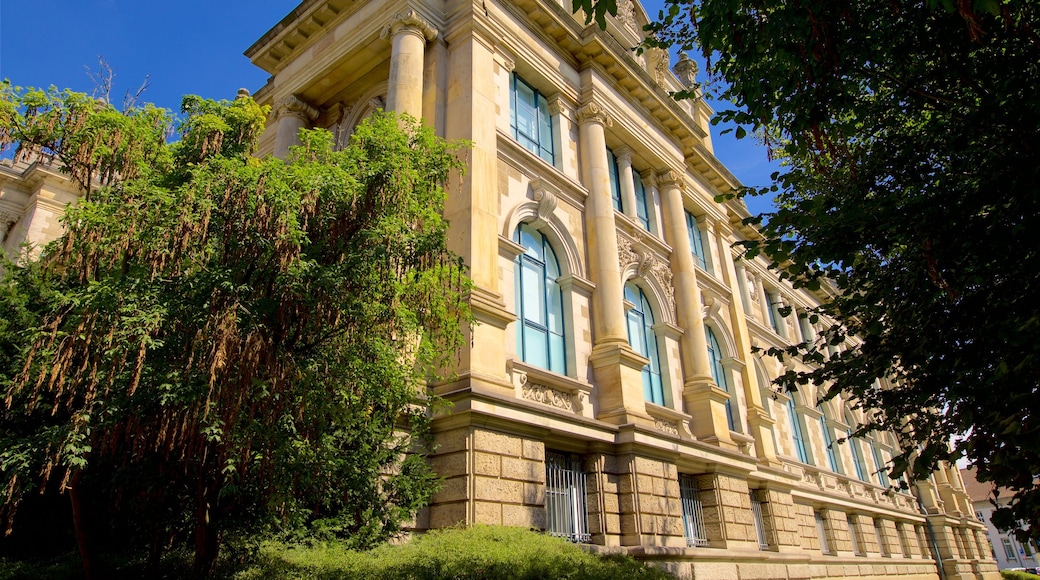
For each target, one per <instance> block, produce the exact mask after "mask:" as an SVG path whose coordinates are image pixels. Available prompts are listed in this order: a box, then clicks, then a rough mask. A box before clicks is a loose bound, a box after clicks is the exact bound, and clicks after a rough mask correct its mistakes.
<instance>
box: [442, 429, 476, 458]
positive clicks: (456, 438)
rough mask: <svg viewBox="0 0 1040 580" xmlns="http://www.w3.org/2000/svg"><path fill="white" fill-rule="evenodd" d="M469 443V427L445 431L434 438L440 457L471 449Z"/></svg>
mask: <svg viewBox="0 0 1040 580" xmlns="http://www.w3.org/2000/svg"><path fill="white" fill-rule="evenodd" d="M469 443H470V441H469V428H468V427H463V428H461V429H452V430H450V431H443V432H441V433H437V434H436V435H435V436H434V444H435V445H436V447H437V454H438V455H442V454H445V453H453V452H455V451H463V450H466V449H469Z"/></svg>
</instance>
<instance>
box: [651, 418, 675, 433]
mask: <svg viewBox="0 0 1040 580" xmlns="http://www.w3.org/2000/svg"><path fill="white" fill-rule="evenodd" d="M654 428H656V429H657V430H658V431H662V432H664V433H668V434H669V435H675V436H676V437H678V436H679V425H678V424H677V423H675V422H674V421H667V420H665V419H656V418H655V419H654Z"/></svg>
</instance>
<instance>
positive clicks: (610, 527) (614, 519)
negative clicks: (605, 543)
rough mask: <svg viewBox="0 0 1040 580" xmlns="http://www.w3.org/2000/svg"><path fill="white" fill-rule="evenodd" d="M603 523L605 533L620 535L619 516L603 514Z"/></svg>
mask: <svg viewBox="0 0 1040 580" xmlns="http://www.w3.org/2000/svg"><path fill="white" fill-rule="evenodd" d="M603 523H604V525H605V528H604V529H605V530H606V533H608V534H620V533H621V516H619V515H617V514H604V516H603Z"/></svg>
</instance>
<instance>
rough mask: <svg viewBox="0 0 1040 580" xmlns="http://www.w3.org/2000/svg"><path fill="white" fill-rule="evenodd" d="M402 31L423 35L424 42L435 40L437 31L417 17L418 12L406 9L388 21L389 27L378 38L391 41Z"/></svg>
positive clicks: (424, 20) (420, 17)
mask: <svg viewBox="0 0 1040 580" xmlns="http://www.w3.org/2000/svg"><path fill="white" fill-rule="evenodd" d="M402 31H415V32H418V33H420V34H422V35H423V38H425V39H426V42H430V41H431V40H433V39H435V38H437V29H436V28H434V27H433V26H431V25H430V23H429V22H428V21H427V20H426V19H425V18H423V17H422V16H420V15H419V13H418V12H416V11H415V9H413V8H408V9H407V10H405V11H404V12H398V13H397V14H395V15H394V17H393V18H391V19H390V25H389V26H387V27H386V28H384V29H383V32H382V34H380V36H381V37H382V38H384V39H387V40H389V39H392V38H393V37H394V36H396V35H397V34H398V33H399V32H402Z"/></svg>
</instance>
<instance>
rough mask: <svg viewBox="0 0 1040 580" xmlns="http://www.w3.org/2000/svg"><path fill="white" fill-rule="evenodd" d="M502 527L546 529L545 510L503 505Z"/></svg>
mask: <svg viewBox="0 0 1040 580" xmlns="http://www.w3.org/2000/svg"><path fill="white" fill-rule="evenodd" d="M590 523H591V522H590ZM502 525H504V526H514V527H519V528H535V529H539V530H542V529H545V509H544V508H541V507H534V506H521V505H509V504H503V505H502ZM590 527H591V526H590ZM597 527H598V526H597Z"/></svg>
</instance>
